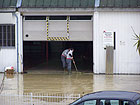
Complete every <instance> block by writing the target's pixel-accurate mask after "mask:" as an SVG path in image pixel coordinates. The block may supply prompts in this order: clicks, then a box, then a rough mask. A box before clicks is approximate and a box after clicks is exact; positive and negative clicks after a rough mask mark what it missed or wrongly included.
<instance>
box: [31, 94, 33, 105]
mask: <svg viewBox="0 0 140 105" xmlns="http://www.w3.org/2000/svg"><path fill="white" fill-rule="evenodd" d="M32 97H33V94H32V93H31V105H33V102H32Z"/></svg>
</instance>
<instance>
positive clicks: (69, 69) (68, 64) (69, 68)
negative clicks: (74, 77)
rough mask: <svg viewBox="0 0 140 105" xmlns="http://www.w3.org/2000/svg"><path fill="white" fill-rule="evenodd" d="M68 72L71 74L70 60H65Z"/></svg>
mask: <svg viewBox="0 0 140 105" xmlns="http://www.w3.org/2000/svg"><path fill="white" fill-rule="evenodd" d="M66 63H67V69H68V72H69V73H70V72H71V59H66Z"/></svg>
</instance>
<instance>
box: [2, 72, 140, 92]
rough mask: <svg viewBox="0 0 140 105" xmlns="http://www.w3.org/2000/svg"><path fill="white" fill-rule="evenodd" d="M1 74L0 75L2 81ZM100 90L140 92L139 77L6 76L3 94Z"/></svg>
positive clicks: (73, 75)
mask: <svg viewBox="0 0 140 105" xmlns="http://www.w3.org/2000/svg"><path fill="white" fill-rule="evenodd" d="M2 76H3V74H1V80H2ZM102 90H124V91H136V92H140V75H93V74H92V73H89V74H80V73H77V74H76V73H75V74H72V75H67V74H15V75H6V77H5V80H4V87H3V91H2V93H3V92H7V91H8V92H9V91H10V92H12V93H20V94H23V93H66V94H70V93H72V94H86V93H91V92H95V91H102Z"/></svg>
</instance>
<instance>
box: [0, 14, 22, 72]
mask: <svg viewBox="0 0 140 105" xmlns="http://www.w3.org/2000/svg"><path fill="white" fill-rule="evenodd" d="M17 16H18V18H19V19H18V20H19V21H18V35H19V39H20V40H19V45H20V47H19V50H18V51H19V56H20V57H19V61H20V62H19V63H18V64H19V69H18V71H19V72H22V71H23V65H22V64H21V62H22V54H23V51H22V49H23V48H22V41H21V40H22V30H21V28H22V27H21V26H22V25H21V24H22V22H21V20H22V19H21V18H20V13H17ZM0 24H15V47H2V48H1V50H0V72H3V71H4V68H5V67H7V66H13V67H14V69H15V71H17V46H16V45H17V22H16V17H15V13H0Z"/></svg>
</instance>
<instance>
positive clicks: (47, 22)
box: [46, 17, 49, 37]
mask: <svg viewBox="0 0 140 105" xmlns="http://www.w3.org/2000/svg"><path fill="white" fill-rule="evenodd" d="M46 24H47V37H48V36H49V17H47V21H46Z"/></svg>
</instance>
